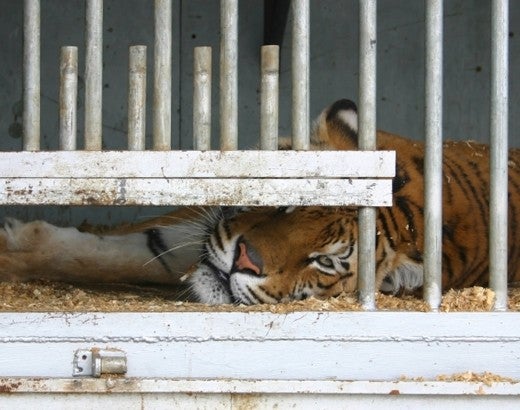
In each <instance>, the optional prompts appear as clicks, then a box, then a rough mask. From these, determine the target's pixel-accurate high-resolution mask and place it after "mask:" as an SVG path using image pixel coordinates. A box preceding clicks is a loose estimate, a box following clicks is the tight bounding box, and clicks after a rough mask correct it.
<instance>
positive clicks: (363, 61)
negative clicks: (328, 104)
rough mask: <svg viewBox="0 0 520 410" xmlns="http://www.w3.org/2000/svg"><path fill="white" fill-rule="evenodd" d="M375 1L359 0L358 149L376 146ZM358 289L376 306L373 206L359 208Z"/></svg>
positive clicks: (365, 301) (363, 299) (364, 300)
mask: <svg viewBox="0 0 520 410" xmlns="http://www.w3.org/2000/svg"><path fill="white" fill-rule="evenodd" d="M376 38H377V2H376V0H360V2H359V149H361V150H374V149H375V148H376ZM358 235H359V249H358V261H359V263H358V271H359V273H358V289H359V301H360V303H361V304H362V305H363V307H364V308H365V309H366V310H373V309H375V290H376V289H375V272H376V265H375V259H376V255H375V248H376V242H375V241H376V209H375V208H360V209H359V234H358Z"/></svg>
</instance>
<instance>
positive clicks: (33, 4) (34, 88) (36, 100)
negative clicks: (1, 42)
mask: <svg viewBox="0 0 520 410" xmlns="http://www.w3.org/2000/svg"><path fill="white" fill-rule="evenodd" d="M23 18H24V23H23V149H24V150H27V151H37V150H39V149H40V0H25V1H24V14H23Z"/></svg>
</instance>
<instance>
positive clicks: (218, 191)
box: [0, 178, 392, 206]
mask: <svg viewBox="0 0 520 410" xmlns="http://www.w3.org/2000/svg"><path fill="white" fill-rule="evenodd" d="M0 204H3V205H43V204H52V205H229V206H283V205H302V206H303V205H305V206H306V205H321V206H327V205H331V206H333V205H338V206H356V205H362V206H391V205H392V182H391V180H390V179H294V180H284V179H202V178H201V179H168V178H140V179H123V178H112V179H102V178H90V179H85V178H75V179H71V178H18V179H15V178H13V179H6V178H0Z"/></svg>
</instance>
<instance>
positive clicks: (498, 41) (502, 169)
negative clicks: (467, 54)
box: [489, 0, 509, 311]
mask: <svg viewBox="0 0 520 410" xmlns="http://www.w3.org/2000/svg"><path fill="white" fill-rule="evenodd" d="M491 4H492V11H491V58H492V60H491V156H490V172H491V191H490V200H489V205H490V210H491V212H490V234H489V242H490V255H489V268H490V286H491V288H492V289H493V290H494V292H495V310H497V311H504V310H506V309H507V273H508V272H507V269H508V266H507V265H508V264H507V256H508V255H507V238H508V229H507V222H508V221H507V212H508V209H507V208H508V180H507V170H508V123H507V121H508V79H509V72H508V36H509V2H508V1H507V0H493V1H492V3H491Z"/></svg>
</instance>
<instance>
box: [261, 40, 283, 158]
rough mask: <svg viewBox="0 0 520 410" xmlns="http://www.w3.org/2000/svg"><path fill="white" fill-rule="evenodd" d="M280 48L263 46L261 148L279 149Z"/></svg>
mask: <svg viewBox="0 0 520 410" xmlns="http://www.w3.org/2000/svg"><path fill="white" fill-rule="evenodd" d="M279 51H280V48H279V47H278V46H263V47H262V52H261V53H262V58H261V65H262V67H261V76H262V79H261V90H260V148H261V149H265V150H276V149H278V79H279Z"/></svg>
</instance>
